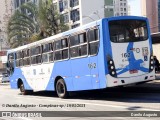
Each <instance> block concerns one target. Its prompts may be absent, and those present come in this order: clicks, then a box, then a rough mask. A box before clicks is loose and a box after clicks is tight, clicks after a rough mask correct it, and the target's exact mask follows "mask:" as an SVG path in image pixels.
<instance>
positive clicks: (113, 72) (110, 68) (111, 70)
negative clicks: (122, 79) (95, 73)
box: [108, 59, 117, 77]
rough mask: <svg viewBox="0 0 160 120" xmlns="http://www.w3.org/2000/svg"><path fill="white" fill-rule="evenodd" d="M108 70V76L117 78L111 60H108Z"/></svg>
mask: <svg viewBox="0 0 160 120" xmlns="http://www.w3.org/2000/svg"><path fill="white" fill-rule="evenodd" d="M108 70H109V74H110V75H111V76H112V77H117V73H116V69H115V65H114V62H113V60H112V59H110V60H108Z"/></svg>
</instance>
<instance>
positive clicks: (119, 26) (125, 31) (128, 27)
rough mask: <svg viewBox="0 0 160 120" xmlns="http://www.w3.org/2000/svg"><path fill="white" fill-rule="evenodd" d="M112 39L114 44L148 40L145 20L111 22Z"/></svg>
mask: <svg viewBox="0 0 160 120" xmlns="http://www.w3.org/2000/svg"><path fill="white" fill-rule="evenodd" d="M109 32H110V39H111V41H112V42H116V43H123V42H138V41H144V40H147V39H148V32H147V23H146V21H145V20H114V21H110V22H109Z"/></svg>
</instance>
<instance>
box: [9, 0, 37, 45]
mask: <svg viewBox="0 0 160 120" xmlns="http://www.w3.org/2000/svg"><path fill="white" fill-rule="evenodd" d="M20 8H21V9H18V10H16V11H15V13H14V14H13V15H12V17H11V19H10V20H9V22H8V37H9V42H10V43H11V47H17V45H23V44H25V43H28V41H27V40H28V37H30V36H32V35H33V34H34V33H36V32H38V31H39V30H38V24H37V22H36V20H35V19H33V18H36V16H37V11H36V9H37V8H36V5H35V4H33V3H32V2H29V3H27V4H23V5H22V6H21V7H20ZM26 9H27V10H28V11H29V12H30V15H27V14H24V13H22V12H21V11H22V10H23V11H24V10H26Z"/></svg>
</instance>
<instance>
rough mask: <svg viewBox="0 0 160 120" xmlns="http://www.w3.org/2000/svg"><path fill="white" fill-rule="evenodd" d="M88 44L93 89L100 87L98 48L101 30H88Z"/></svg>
mask: <svg viewBox="0 0 160 120" xmlns="http://www.w3.org/2000/svg"><path fill="white" fill-rule="evenodd" d="M88 44H89V54H90V61H89V64H88V67H89V69H90V78H91V81H92V87H93V89H97V88H99V85H100V81H99V71H98V56H97V54H98V48H99V30H98V29H97V28H95V29H91V30H89V31H88Z"/></svg>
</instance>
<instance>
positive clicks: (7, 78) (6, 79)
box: [1, 73, 9, 83]
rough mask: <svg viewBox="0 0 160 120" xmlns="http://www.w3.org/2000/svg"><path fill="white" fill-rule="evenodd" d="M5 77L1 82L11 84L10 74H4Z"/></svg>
mask: <svg viewBox="0 0 160 120" xmlns="http://www.w3.org/2000/svg"><path fill="white" fill-rule="evenodd" d="M2 75H3V76H2V80H1V82H2V83H4V82H9V76H8V74H7V73H4V74H2Z"/></svg>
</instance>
